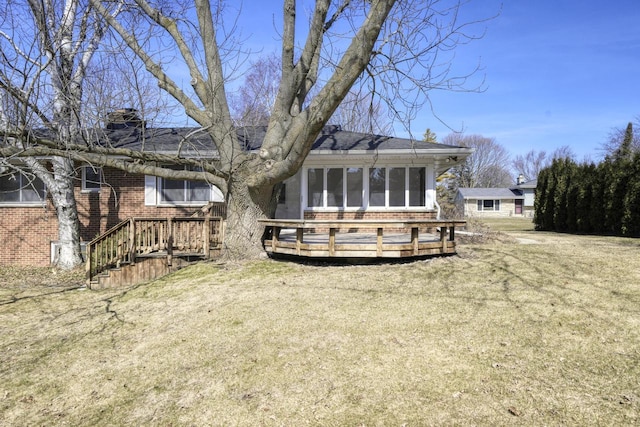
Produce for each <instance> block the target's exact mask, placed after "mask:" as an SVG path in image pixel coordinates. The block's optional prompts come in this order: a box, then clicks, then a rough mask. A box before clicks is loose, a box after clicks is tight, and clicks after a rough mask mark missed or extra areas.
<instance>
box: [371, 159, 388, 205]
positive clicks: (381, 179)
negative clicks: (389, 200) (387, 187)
mask: <svg viewBox="0 0 640 427" xmlns="http://www.w3.org/2000/svg"><path fill="white" fill-rule="evenodd" d="M385 175H386V169H385V168H371V169H369V206H384V205H385V203H384V183H385Z"/></svg>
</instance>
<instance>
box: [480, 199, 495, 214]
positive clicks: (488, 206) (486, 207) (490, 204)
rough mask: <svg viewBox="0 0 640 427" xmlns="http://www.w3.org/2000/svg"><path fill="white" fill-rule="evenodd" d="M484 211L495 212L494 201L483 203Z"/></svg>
mask: <svg viewBox="0 0 640 427" xmlns="http://www.w3.org/2000/svg"><path fill="white" fill-rule="evenodd" d="M482 206H483V208H484V210H485V211H486V210H493V200H484V201H483V205H482Z"/></svg>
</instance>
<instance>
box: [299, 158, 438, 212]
mask: <svg viewBox="0 0 640 427" xmlns="http://www.w3.org/2000/svg"><path fill="white" fill-rule="evenodd" d="M350 168H358V169H362V181H363V182H362V206H348V205H347V197H348V196H347V169H350ZM379 168H381V169H385V194H384V199H385V201H384V206H371V205H370V204H369V194H370V189H369V171H370V170H371V169H379ZM401 168H403V169H404V170H405V173H404V179H405V184H404V194H405V196H404V206H389V194H390V193H389V183H390V179H389V178H390V173H389V170H390V169H401ZM412 168H423V169H424V172H425V173H424V175H425V176H424V184H423V185H424V196H423V197H422V199H423V200H424V204H423V205H420V206H411V205H410V203H411V197H410V196H411V193H410V191H411V185H410V175H411V174H410V170H411V169H412ZM309 169H322V170H323V186H324V187H323V192H322V206H309V202H310V197H309V183H308V171H309ZM329 169H342V177H343V178H342V186H343V188H342V197H343V202H342V207H337V206H328V203H327V202H328V194H329V190H328V188H327V185H328V179H327V178H328V177H327V173H328V170H329ZM428 174H429V167H428V166H427V165H393V164H389V165H376V166H372V167H369V166H364V165H357V164H353V165H348V166H338V165H336V166H331V165H328V166H308V167H305V168H304V170H303V183H302V191H303V206H302V208H303V210H307V211H361V210H391V211H392V210H416V211H421V210H424V209H430V208H429V207H428V204H429V201H430V198H429V195H428V191H429V190H428V188H429V187H428V184H429V181H428V180H429V179H428Z"/></svg>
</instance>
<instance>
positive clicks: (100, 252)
mask: <svg viewBox="0 0 640 427" xmlns="http://www.w3.org/2000/svg"><path fill="white" fill-rule="evenodd" d="M223 234H224V221H223V218H222V217H211V216H204V217H193V216H192V217H175V218H129V219H127V220H125V221H122V222H121V223H120V224H118V225H116V226H115V227H113V228H111V229H110V230H108V231H107V232H105V233H104V234H102V235H101V236H98V237H96V238H95V239H93V240H92V241H91V242H89V243H88V244H87V263H86V280H87V286H88V287H89V288H90V289H104V288H110V287H117V286H126V285H134V284H138V283H142V282H145V281H149V280H153V279H156V278H158V277H161V276H164V275H166V274H169V273H170V272H172V271H175V270H177V269H179V268H181V267H182V266H184V265H186V264H188V263H189V262H192V261H195V260H201V259H208V258H210V257H212V256H215V255H217V254H219V252H220V250H221V248H222V240H223Z"/></svg>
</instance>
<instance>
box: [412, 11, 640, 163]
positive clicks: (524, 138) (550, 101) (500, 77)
mask: <svg viewBox="0 0 640 427" xmlns="http://www.w3.org/2000/svg"><path fill="white" fill-rule="evenodd" d="M474 4H475V6H474V7H475V10H471V11H470V13H472V14H478V15H480V14H482V12H484V13H485V14H486V12H487V11H491V10H494V9H498V8H500V2H498V1H492V0H488V1H487V0H483V1H475V2H474ZM639 22H640V1H638V0H612V1H610V2H606V3H605V2H602V1H593V0H587V1H577V0H553V1H548V0H542V1H530V0H505V1H504V3H503V4H502V9H501V12H500V15H499V16H498V17H496V18H495V19H493V20H491V21H490V22H488V23H487V24H486V28H487V33H486V35H485V36H484V38H482V39H481V40H477V41H475V42H473V43H472V44H470V45H468V46H464V47H462V48H461V49H459V51H458V53H457V58H456V61H457V64H459V65H458V66H460V67H464V66H465V64H467V66H472V65H473V64H475V63H476V62H477V61H478V59H479V60H480V61H481V64H482V66H483V67H484V70H483V75H484V77H485V78H486V90H485V91H484V92H482V93H446V92H438V93H435V94H433V95H432V97H431V98H432V103H433V107H434V110H435V112H436V113H437V115H438V116H439V117H440V118H441V119H442V120H443V121H444V122H445V123H446V124H447V125H448V126H450V127H452V128H453V129H456V130H460V129H464V132H465V133H468V134H481V135H483V136H487V137H494V138H495V139H496V141H497V142H499V143H500V144H502V145H503V146H504V147H505V148H507V149H508V150H509V152H510V153H511V154H512V155H517V154H524V153H526V152H528V151H529V150H532V149H534V150H537V151H540V150H545V151H547V152H551V151H553V150H554V149H555V148H557V147H560V146H563V145H568V146H570V147H571V148H572V150H573V151H574V152H575V153H576V155H577V157H578V159H579V160H582V159H583V158H584V157H585V156H590V157H591V158H592V159H594V160H597V159H598V158H599V156H600V155H601V153H600V151H599V148H600V146H601V144H602V143H603V142H604V141H605V140H606V139H607V137H608V135H609V133H610V132H611V130H612V128H614V127H622V128H623V127H625V126H626V124H627V123H628V122H629V121H635V119H636V118H638V117H639V116H640V29H639V28H640V27H638V23H639ZM427 127H430V128H431V129H432V130H433V131H434V132H435V133H436V134H437V135H438V137H442V136H445V135H447V134H448V133H450V130H449V129H448V128H447V127H446V126H444V125H443V124H441V123H438V121H434V119H433V117H431V114H430V113H429V112H425V114H424V116H421V117H420V118H419V119H418V120H416V122H415V123H414V126H413V128H414V129H420V128H427Z"/></svg>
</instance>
